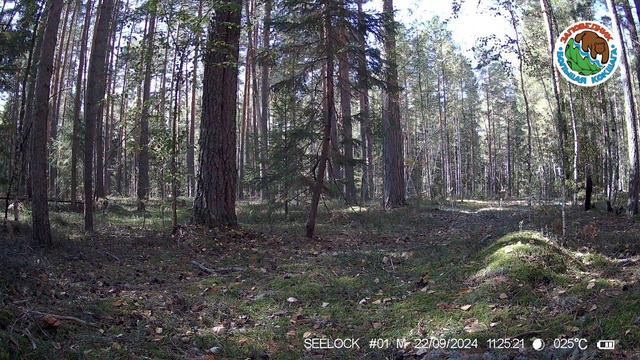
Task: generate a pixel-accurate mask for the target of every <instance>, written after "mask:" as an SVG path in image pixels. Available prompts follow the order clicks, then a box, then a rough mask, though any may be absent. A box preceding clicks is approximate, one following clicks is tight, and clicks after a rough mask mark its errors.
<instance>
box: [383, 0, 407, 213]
mask: <svg viewBox="0 0 640 360" xmlns="http://www.w3.org/2000/svg"><path fill="white" fill-rule="evenodd" d="M383 12H384V16H385V23H384V29H385V35H384V50H385V54H386V57H387V59H386V60H387V69H386V74H385V77H386V82H387V84H386V86H387V89H386V90H385V94H384V107H383V112H382V122H383V128H384V146H383V156H384V190H385V191H384V205H385V207H400V206H404V205H405V204H406V200H405V184H404V156H403V151H402V148H403V146H402V126H401V124H400V98H399V93H400V89H399V87H398V64H397V54H396V38H395V37H396V26H395V21H394V18H393V0H384V3H383Z"/></svg>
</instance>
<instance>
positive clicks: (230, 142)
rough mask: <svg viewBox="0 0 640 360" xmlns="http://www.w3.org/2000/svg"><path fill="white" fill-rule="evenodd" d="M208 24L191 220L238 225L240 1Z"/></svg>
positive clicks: (221, 10)
mask: <svg viewBox="0 0 640 360" xmlns="http://www.w3.org/2000/svg"><path fill="white" fill-rule="evenodd" d="M216 10H217V11H216V12H215V15H214V17H213V19H212V21H211V23H210V25H209V39H208V42H207V48H206V54H205V62H204V72H205V74H204V82H203V99H202V121H201V124H200V167H199V169H198V193H197V196H196V199H195V201H194V207H193V221H194V222H195V223H197V224H202V225H207V226H209V227H213V226H220V225H223V226H236V225H237V218H236V211H235V205H236V182H237V174H236V108H237V107H236V100H237V86H238V56H239V41H240V13H241V11H242V2H241V1H240V0H231V1H222V2H221V3H220V4H219V7H218V8H217V9H216Z"/></svg>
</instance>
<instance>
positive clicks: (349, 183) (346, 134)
mask: <svg viewBox="0 0 640 360" xmlns="http://www.w3.org/2000/svg"><path fill="white" fill-rule="evenodd" d="M342 6H343V7H344V4H342ZM343 11H346V9H344V10H343ZM345 16H346V15H345ZM347 26H348V23H347V19H345V18H344V17H341V18H340V24H339V27H338V29H339V30H338V31H339V34H338V38H339V39H340V47H341V49H340V51H339V52H338V56H337V57H338V80H339V83H338V86H339V87H340V114H341V115H342V144H343V148H344V161H343V162H344V197H345V202H346V203H347V205H352V204H355V202H356V185H355V179H354V173H353V130H352V125H351V84H350V81H349V58H348V45H349V38H348V28H347Z"/></svg>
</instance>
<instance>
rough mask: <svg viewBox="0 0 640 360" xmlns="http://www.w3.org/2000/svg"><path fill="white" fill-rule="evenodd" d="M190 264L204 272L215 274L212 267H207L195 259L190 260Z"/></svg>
mask: <svg viewBox="0 0 640 360" xmlns="http://www.w3.org/2000/svg"><path fill="white" fill-rule="evenodd" d="M191 264H193V266H195V267H197V268H198V269H200V271H202V272H205V273H207V274H209V275H215V273H216V272H215V271H214V270H212V269H209V268H208V267H206V266H204V265H203V264H201V263H199V262H197V261H195V260H191Z"/></svg>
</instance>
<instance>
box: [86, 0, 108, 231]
mask: <svg viewBox="0 0 640 360" xmlns="http://www.w3.org/2000/svg"><path fill="white" fill-rule="evenodd" d="M112 12H113V2H112V0H102V4H101V5H100V10H99V12H98V19H97V21H96V25H95V29H94V36H93V46H92V47H91V55H90V57H89V72H88V74H87V92H86V95H85V97H86V98H85V111H84V116H85V133H84V228H85V230H86V231H93V150H94V143H95V139H96V123H97V119H98V117H99V116H100V107H101V106H100V105H101V104H102V102H103V101H104V93H105V85H106V78H107V47H108V44H109V23H110V21H111V14H112Z"/></svg>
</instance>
